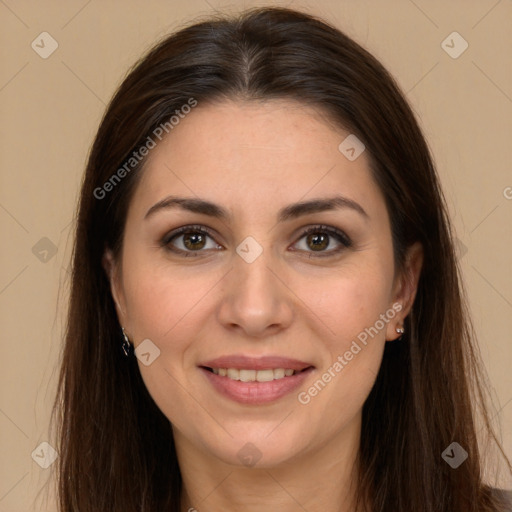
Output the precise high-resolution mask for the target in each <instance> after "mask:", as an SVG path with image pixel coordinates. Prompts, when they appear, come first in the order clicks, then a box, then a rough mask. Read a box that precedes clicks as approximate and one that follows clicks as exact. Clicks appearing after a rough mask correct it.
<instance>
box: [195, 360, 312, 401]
mask: <svg viewBox="0 0 512 512" xmlns="http://www.w3.org/2000/svg"><path fill="white" fill-rule="evenodd" d="M198 366H199V369H200V370H201V372H202V373H203V375H204V376H205V377H206V378H207V379H208V381H209V382H210V384H211V385H212V386H213V388H214V389H215V390H216V391H217V392H218V393H220V394H221V395H223V396H225V397H227V398H229V399H231V400H234V401H235V402H239V403H242V404H247V405H262V404H267V403H270V402H274V401H276V400H279V399H280V398H282V397H284V396H286V395H288V394H289V393H291V392H293V391H294V390H296V389H297V388H298V387H299V386H300V385H301V384H302V383H303V382H304V380H305V379H307V378H308V376H309V375H310V374H311V372H312V371H313V370H314V368H315V367H314V366H313V365H312V364H311V363H307V362H304V361H299V360H298V359H291V358H289V357H282V356H263V357H250V356H245V355H241V354H233V355H230V356H222V357H218V358H216V359H211V360H209V361H205V362H203V363H201V364H200V365H198ZM208 368H236V369H238V370H241V369H245V370H267V369H275V368H284V369H287V368H289V369H292V370H296V371H297V372H300V373H296V374H294V375H291V376H289V377H283V378H281V379H275V380H272V381H269V382H257V381H255V382H242V381H239V380H233V379H230V378H228V377H221V376H220V375H216V374H215V373H213V372H212V371H210V370H209V369H208Z"/></svg>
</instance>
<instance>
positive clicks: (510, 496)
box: [491, 488, 512, 512]
mask: <svg viewBox="0 0 512 512" xmlns="http://www.w3.org/2000/svg"><path fill="white" fill-rule="evenodd" d="M491 493H492V495H493V497H496V498H498V499H499V500H500V501H501V502H502V503H503V504H504V505H505V509H504V510H506V511H507V512H512V490H510V491H509V490H505V489H495V488H493V489H491Z"/></svg>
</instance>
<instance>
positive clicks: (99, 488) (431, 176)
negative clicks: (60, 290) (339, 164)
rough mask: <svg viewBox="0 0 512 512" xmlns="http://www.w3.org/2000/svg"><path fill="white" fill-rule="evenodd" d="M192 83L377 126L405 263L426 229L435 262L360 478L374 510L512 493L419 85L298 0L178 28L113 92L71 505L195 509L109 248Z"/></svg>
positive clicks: (82, 260)
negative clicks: (120, 301)
mask: <svg viewBox="0 0 512 512" xmlns="http://www.w3.org/2000/svg"><path fill="white" fill-rule="evenodd" d="M191 98H193V99H194V100H195V101H197V103H198V105H199V106H200V105H201V104H203V103H206V102H212V101H217V100H222V99H224V98H230V99H233V98H235V99H237V98H238V99H242V100H248V101H250V100H255V99H256V100H257V99H271V98H287V99H295V100H297V101H299V102H301V103H303V104H309V105H312V106H315V107H317V108H319V110H320V111H322V112H324V113H325V114H326V115H327V116H328V117H329V118H330V119H331V120H333V121H334V122H335V123H336V124H337V125H338V126H340V127H343V128H345V129H350V132H351V133H354V134H356V136H357V137H358V138H359V139H360V140H361V141H362V142H363V143H364V144H365V146H366V148H367V151H368V154H369V155H370V157H371V170H372V174H373V177H374V179H375V180H376V182H377V183H378V185H379V187H380V189H381V191H382V193H383V195H384V197H385V200H386V204H387V208H388V213H389V216H390V221H391V226H392V236H393V247H394V252H395V264H396V267H397V269H398V270H400V269H401V268H402V265H403V262H404V254H405V250H406V249H407V247H409V246H410V245H411V244H412V243H414V242H416V241H419V242H421V244H422V245H423V248H424V263H423V269H422V274H421V277H420V281H419V285H418V291H417V296H416V299H415V302H414V305H413V308H412V311H411V313H410V314H409V316H408V317H407V319H406V324H405V328H406V330H405V332H406V334H405V335H404V336H403V338H402V340H401V341H400V342H399V343H387V344H386V349H385V353H384V358H383V361H382V365H381V368H380V372H379V374H378V377H377V380H376V382H375V385H374V387H373V389H372V391H371V393H370V395H369V397H368V399H367V400H366V402H365V404H364V408H363V426H362V433H361V446H360V464H359V466H360V474H359V496H360V497H363V496H366V497H368V498H369V500H370V503H371V504H372V509H373V511H374V512H381V511H382V512H384V511H391V510H392V511H393V512H396V511H399V512H402V511H403V512H405V511H407V512H410V511H411V510H412V511H415V512H427V511H429V512H430V511H434V510H436V511H439V512H448V511H450V512H455V511H457V512H462V511H464V512H472V511H473V512H476V511H479V512H481V511H496V510H500V507H499V503H498V500H497V498H495V497H493V496H492V495H491V492H490V489H489V488H488V487H487V486H486V485H484V482H483V476H482V458H481V455H480V452H479V447H478V443H477V435H476V434H477V427H476V418H477V415H476V412H478V413H479V416H478V417H481V418H483V425H484V431H485V432H487V433H488V437H489V439H491V440H492V442H496V444H497V446H499V443H498V441H497V439H496V436H495V434H494V433H493V430H492V427H491V425H490V420H489V417H490V416H489V414H488V413H487V412H486V406H485V402H486V400H485V397H486V396H487V394H486V393H485V387H484V386H483V384H482V380H481V377H480V371H481V362H480V359H479V356H478V351H477V347H476V344H475V342H474V341H473V340H474V336H473V334H472V330H471V324H470V321H469V319H468V315H467V311H466V307H465V301H464V296H463V291H462V285H461V280H460V275H459V269H458V266H457V262H456V257H455V254H454V244H453V235H452V233H451V228H450V223H449V220H448V217H447V209H446V206H445V201H444V199H443V195H442V192H441V190H440V187H439V180H438V177H437V175H436V170H435V168H434V164H433V161H432V157H431V155H430V152H429V149H428V146H427V144H426V142H425V140H424V138H423V136H422V133H421V131H420V128H419V126H418V123H417V121H416V120H415V117H414V115H413V113H412V111H411V108H410V107H409V106H408V104H407V102H406V100H405V99H404V96H403V94H402V93H401V92H400V90H399V88H398V86H397V85H396V83H395V81H394V80H393V78H392V77H391V76H390V75H389V73H388V72H387V71H386V70H385V69H384V68H383V66H382V65H381V64H380V63H379V62H378V61H377V60H376V59H375V58H374V57H373V56H372V55H370V54H369V53H368V52H367V51H366V50H364V49H363V48H362V47H361V46H359V45H358V44H356V43H355V42H354V41H353V40H351V39H350V38H349V37H347V36H346V35H344V34H343V33H342V32H340V31H339V30H338V29H336V28H335V27H333V26H331V25H329V24H327V23H325V22H324V21H322V20H320V19H317V18H315V17H313V16H310V15H308V14H305V13H301V12H297V11H294V10H290V9H284V8H259V9H252V10H249V11H246V12H244V13H242V14H241V15H238V16H234V17H217V18H210V19H208V20H204V21H201V22H198V23H196V24H194V25H191V26H189V27H187V28H184V29H182V30H180V31H179V32H177V33H175V34H173V35H170V36H168V37H166V38H165V39H164V40H163V41H161V42H160V43H159V44H158V45H157V46H155V47H154V48H153V49H152V50H150V52H149V53H148V54H147V55H146V56H145V57H144V58H143V59H141V61H140V62H138V63H137V64H136V65H135V66H134V67H133V69H132V70H131V71H130V73H129V74H128V76H127V77H126V78H125V80H124V81H123V82H122V84H121V85H120V87H119V89H118V91H117V92H116V94H115V96H114V97H113V99H112V101H111V102H110V104H109V106H108V108H107V110H106V113H105V115H104V118H103V120H102V122H101V125H100V127H99V130H98V133H97V135H96V138H95V140H94V144H93V146H92V149H91V151H90V155H89V159H88V163H87V167H86V171H85V176H84V180H83V184H82V189H81V196H80V203H79V208H78V218H77V225H76V233H75V242H74V252H73V265H72V277H71V279H72V280H71V297H70V305H69V313H68V324H67V331H66V339H65V346H64V351H63V359H62V367H61V373H60V379H59V390H58V396H57V399H56V402H55V407H54V421H56V423H57V424H58V442H59V454H60V457H59V459H58V493H59V505H60V510H61V511H62V512H71V511H74V512H78V511H79V512H93V511H94V512H98V511H103V512H106V511H108V512H130V511H138V512H141V511H144V512H156V511H163V510H169V511H173V512H178V511H179V510H180V492H181V483H182V482H181V476H180V471H179V466H178V462H177V458H176V452H175V447H174V443H173V437H172V431H171V426H170V422H169V420H168V419H167V418H166V417H165V416H164V415H163V413H162V412H161V411H160V410H159V409H158V407H157V406H156V405H155V403H154V402H153V400H152V398H151V396H150V395H149V393H148V391H147V390H146V387H145V385H144V383H143V381H142V378H141V375H140V372H139V369H138V366H137V362H136V359H135V357H131V358H125V357H124V355H123V353H122V351H121V330H120V326H119V323H118V320H117V316H116V312H115V308H114V304H113V300H112V297H111V293H110V288H109V282H108V279H107V277H106V275H105V272H104V269H103V267H102V256H103V254H104V251H105V248H110V249H112V250H113V253H114V256H117V255H118V254H119V250H120V248H121V245H122V240H123V229H124V223H125V219H126V214H127V209H128V205H129V202H130V199H131V197H132V194H133V191H134V189H135V186H136V184H137V180H138V176H140V174H141V172H142V170H143V167H144V162H145V159H144V158H142V159H141V160H140V162H138V161H137V162H135V163H134V162H132V164H134V165H133V166H132V167H130V168H127V167H126V166H125V170H127V172H125V173H121V175H122V179H119V180H112V176H113V175H114V174H115V173H117V171H118V169H120V168H122V166H123V165H125V164H126V162H128V161H130V158H132V157H133V153H134V152H136V151H137V150H138V149H139V148H140V147H142V146H143V145H144V144H145V142H146V141H147V138H148V136H149V135H150V134H152V133H153V132H154V130H155V129H156V128H157V127H158V126H159V125H160V124H161V123H165V122H166V121H168V120H169V118H170V117H171V116H172V115H173V114H174V113H175V111H176V110H179V109H180V108H181V107H182V106H183V105H185V104H187V103H188V102H189V101H190V99H191ZM117 175H118V177H119V173H117ZM109 180H110V181H109ZM107 182H109V183H110V186H107V187H105V186H104V185H105V183H107ZM454 441H456V442H457V443H459V444H460V445H461V446H462V447H463V448H464V449H465V450H466V452H467V453H468V454H469V456H468V458H467V460H466V461H465V462H464V463H463V464H462V465H460V466H459V467H458V468H457V469H452V468H451V467H450V466H449V465H448V464H447V463H446V462H445V461H444V460H443V459H442V457H441V454H442V452H443V451H444V450H445V449H446V448H447V447H448V446H449V445H450V444H451V443H452V442H454ZM499 451H500V452H501V455H503V456H504V457H505V455H504V453H503V450H502V449H501V447H500V448H499ZM505 460H506V457H505ZM507 465H508V468H509V469H512V468H511V467H510V463H509V461H508V460H507Z"/></svg>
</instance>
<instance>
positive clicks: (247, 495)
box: [104, 100, 422, 512]
mask: <svg viewBox="0 0 512 512" xmlns="http://www.w3.org/2000/svg"><path fill="white" fill-rule="evenodd" d="M349 133H350V132H349V131H344V130H342V129H340V128H338V127H336V126H334V125H332V124H330V123H328V122H327V120H326V118H325V117H324V116H322V115H321V114H320V113H319V112H318V111H317V110H314V109H313V108H311V107H304V106H302V105H301V104H299V103H297V102H294V101H291V100H270V101H266V102H243V101H236V102H235V101H227V100H226V101H223V102H222V103H216V104H204V105H201V104H199V105H198V106H197V107H196V108H195V109H194V110H193V111H192V112H191V113H190V114H188V115H187V116H186V118H185V119H183V120H181V122H180V124H179V125H178V126H176V127H175V128H174V129H173V131H172V132H171V133H170V134H169V135H168V136H167V137H166V138H164V140H163V141H162V142H161V143H160V144H159V145H158V146H157V147H156V148H155V149H153V150H151V152H150V155H149V159H148V161H147V165H146V167H145V170H144V173H143V175H142V179H141V181H140V183H139V185H138V187H137V190H136V192H135V194H134V196H133V199H132V201H131V203H130V207H129V212H128V217H127V221H126V229H125V234H124V241H123V249H122V252H121V255H120V258H119V260H114V258H113V256H112V254H111V253H110V252H109V251H107V252H106V254H105V258H104V265H105V269H106V271H107V273H108V275H109V277H110V281H111V289H112V294H113V297H114V300H115V302H116V307H117V313H118V317H119V321H120V323H121V325H122V326H123V327H125V329H126V333H127V335H128V336H129V338H130V340H131V341H132V343H133V344H134V346H135V347H137V346H138V345H139V344H140V343H141V341H142V340H145V339H147V338H149V339H150V340H151V341H152V342H153V343H154V344H155V345H156V346H157V347H158V348H159V350H160V356H159V357H158V358H157V359H155V360H154V362H152V364H150V365H149V366H145V365H144V364H142V363H141V361H140V360H139V361H138V363H139V368H140V372H141V375H142V377H143V379H144V383H145V385H146V386H147V389H148V391H149V393H150V394H151V396H152V397H153V399H154V400H155V402H156V404H157V405H158V407H159V408H160V409H161V410H162V412H163V413H164V414H165V416H166V417H167V418H168V419H169V420H170V421H171V423H172V427H173V434H174V439H175V444H176V450H177V455H178V460H179V464H180V468H181V472H182V477H183V482H184V485H183V489H184V498H183V501H182V510H183V511H187V510H189V508H190V507H194V508H195V509H197V510H199V511H201V510H214V511H215V510H226V511H228V510H233V511H234V510H245V511H248V512H256V511H258V512H259V511H263V510H280V511H283V512H292V511H293V512H295V511H298V510H301V511H302V510H308V511H309V512H316V511H322V512H339V511H353V510H354V505H353V491H354V485H351V482H352V478H353V476H354V475H355V471H356V468H357V451H358V444H359V439H360V431H361V412H362V407H363V404H364V402H365V400H366V398H367V396H368V394H369V392H370V390H371V388H372V386H373V384H374V382H375V378H376V375H377V373H378V370H379V366H380V364H381V360H382V353H383V349H384V345H385V343H386V341H389V340H394V339H396V338H397V337H399V334H398V333H397V332H396V328H397V327H401V326H402V325H403V322H404V318H405V317H406V316H407V314H408V313H409V310H410V308H411V305H412V302H413V300H414V296H415V293H416V287H417V282H418V278H419V273H420V269H421V263H422V251H421V247H420V246H419V245H414V246H412V247H410V248H409V251H408V254H407V258H406V264H405V268H404V270H403V271H402V272H398V271H396V269H395V265H394V260H393V247H392V239H391V230H390V222H389V216H388V214H387V210H386V206H385V201H384V196H383V195H382V193H381V191H380V190H379V188H378V187H377V185H376V184H375V182H374V181H373V179H372V177H371V174H370V170H369V155H368V154H367V152H366V151H365V152H363V153H362V154H361V155H360V156H359V157H358V158H357V159H356V160H355V161H349V160H348V159H347V158H346V157H345V156H344V155H343V154H342V153H341V152H340V151H339V150H338V146H339V144H340V143H341V142H342V141H343V139H344V138H345V137H346V136H347V135H348V134H349ZM335 192H336V193H338V194H341V195H343V196H345V197H347V198H349V199H351V200H353V201H356V202H357V203H358V204H359V205H360V206H361V207H362V208H363V209H364V210H365V212H366V213H367V217H365V216H363V215H361V214H360V213H358V212H357V211H355V210H353V209H350V208H342V209H337V210H331V211H325V212H317V213H310V214H307V215H305V216H302V217H299V218H296V219H291V220H286V221H284V222H280V223H278V222H277V219H276V214H277V211H278V210H279V209H280V208H282V207H284V206H286V205H289V204H291V203H296V202H298V201H305V200H310V199H313V198H327V197H331V196H332V195H333V194H334V193H335ZM169 195H176V196H185V197H192V198H194V197H195V198H202V199H206V200H209V201H212V202H214V203H216V204H219V205H221V206H223V207H224V208H226V209H227V210H228V211H229V212H230V213H231V215H232V219H231V220H219V219H215V218H213V217H210V216H207V215H205V214H199V213H193V212H188V211H184V210H181V209H178V208H174V209H170V208H169V209H166V210H160V211H158V212H155V213H154V215H150V216H149V217H148V218H147V219H144V217H145V215H146V212H147V211H148V209H149V208H150V207H152V206H153V205H154V204H155V203H157V202H158V201H160V200H162V199H163V198H165V197H167V196H169ZM189 224H196V225H197V224H199V225H202V226H207V227H209V228H211V229H212V230H213V231H214V233H215V238H209V237H208V236H206V238H204V242H203V245H201V243H198V242H197V239H196V241H195V242H194V243H195V244H196V245H192V248H194V247H200V249H199V252H198V251H197V250H196V251H192V250H190V245H189V246H188V247H189V249H188V251H189V253H190V252H194V254H195V255H196V256H194V254H193V255H192V256H189V257H185V256H184V255H179V254H174V253H172V252H170V251H169V250H166V249H165V248H164V247H162V244H161V243H160V241H161V240H162V239H163V238H164V237H165V235H166V234H168V233H170V232H172V231H173V230H175V229H176V228H179V227H181V226H186V225H189ZM318 224H324V225H327V226H332V227H334V228H338V229H340V230H342V231H343V232H345V233H346V234H347V235H348V236H349V237H350V239H351V240H352V245H351V246H350V247H348V248H346V247H344V246H343V245H342V244H341V243H340V242H338V241H337V240H336V238H334V237H332V236H330V237H329V239H328V240H329V245H328V246H327V248H325V247H324V248H323V249H322V250H323V253H322V254H328V255H327V256H325V257H322V256H316V255H317V254H319V252H318V251H315V245H314V243H312V242H309V243H308V238H307V236H302V231H303V230H304V228H307V227H310V226H315V225H318ZM319 232H320V234H322V233H325V231H324V230H322V229H320V228H319ZM317 234H318V232H317ZM247 236H251V237H253V238H254V239H255V240H256V241H257V242H258V244H259V245H260V246H261V248H262V249H263V252H262V254H261V255H260V256H259V257H258V258H257V259H256V260H255V261H254V262H252V263H247V262H246V261H245V260H244V259H242V258H241V257H240V256H239V255H238V254H237V252H236V248H237V246H238V245H239V244H240V243H241V242H242V241H243V240H244V239H245V238H246V237H247ZM183 242H184V237H183V235H182V236H178V237H177V238H175V239H174V240H173V242H172V243H170V244H169V246H173V244H174V246H175V247H178V248H181V249H182V250H184V251H185V250H187V246H184V245H183ZM200 242H201V240H200ZM337 248H341V251H340V252H337V253H336V252H334V250H335V249H337ZM294 249H295V250H294ZM201 251H202V252H201ZM329 251H331V252H329ZM393 304H395V305H396V304H400V307H401V311H400V312H398V313H396V314H395V315H394V317H393V318H392V319H390V320H389V321H388V322H387V323H386V324H385V327H384V328H383V329H381V330H380V331H379V332H378V334H377V335H375V336H374V337H373V338H369V341H368V343H367V345H366V346H363V345H361V344H360V345H361V347H362V350H361V351H360V352H359V353H357V355H355V356H354V357H353V359H352V360H351V361H349V362H348V364H347V365H346V366H345V367H344V368H343V370H342V371H340V372H338V373H337V374H336V376H335V377H333V378H332V380H331V382H329V383H328V384H327V385H326V386H325V387H324V388H323V389H322V390H321V392H319V393H318V394H317V395H316V396H314V397H313V398H312V399H311V401H310V402H309V403H307V404H302V403H299V401H298V399H297V394H298V391H301V390H306V391H307V389H308V388H309V387H310V386H312V384H313V383H314V382H315V381H317V380H318V379H319V378H320V377H321V375H322V374H323V373H324V372H325V371H327V369H328V368H329V367H332V365H333V363H334V362H335V361H336V360H337V357H338V356H339V355H343V354H344V353H345V352H346V351H347V350H349V348H350V346H351V343H352V342H353V341H354V340H356V339H357V336H358V334H360V333H361V332H362V331H364V329H365V328H368V327H370V326H373V325H374V324H375V323H376V321H377V320H378V319H379V317H380V315H382V314H385V313H386V311H388V310H390V309H392V307H393ZM235 353H236V354H247V355H251V356H260V355H275V354H277V355H281V356H287V357H292V358H296V359H299V360H302V361H306V362H309V363H310V364H312V365H314V366H315V370H314V371H313V372H312V374H310V375H309V377H308V379H307V380H306V382H305V383H304V385H302V386H301V388H300V390H298V391H297V392H292V393H290V394H289V395H287V396H285V397H282V398H280V399H279V400H277V401H275V402H272V403H269V404H265V405H250V404H240V403H238V402H234V401H231V400H230V399H228V398H225V397H224V396H222V395H220V394H218V393H217V391H216V390H215V389H213V387H212V386H211V385H210V384H209V382H208V381H207V379H205V376H204V375H203V373H202V372H201V370H200V369H199V368H198V365H199V364H200V363H201V362H204V361H206V360H208V359H213V358H215V357H219V356H222V355H229V354H235ZM249 442H250V443H252V444H253V445H255V446H256V448H257V450H258V453H259V454H260V456H261V458H260V459H259V460H258V462H257V463H256V464H255V465H254V466H252V467H248V466H246V465H244V464H243V463H242V462H241V460H240V459H239V457H238V454H239V451H240V450H241V449H244V446H245V445H246V443H249ZM162 449H165V447H162Z"/></svg>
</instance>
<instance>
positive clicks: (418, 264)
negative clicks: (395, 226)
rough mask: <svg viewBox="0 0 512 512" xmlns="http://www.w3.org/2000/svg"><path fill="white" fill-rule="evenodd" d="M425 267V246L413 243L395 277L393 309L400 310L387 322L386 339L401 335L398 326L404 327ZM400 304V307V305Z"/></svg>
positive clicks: (394, 338)
mask: <svg viewBox="0 0 512 512" xmlns="http://www.w3.org/2000/svg"><path fill="white" fill-rule="evenodd" d="M422 267H423V246H422V245H421V244H420V242H416V243H414V244H413V245H411V246H410V247H409V248H408V249H407V252H406V255H405V261H404V267H403V269H402V272H400V274H399V275H397V276H396V278H395V284H394V290H393V304H394V306H393V309H394V310H395V311H398V314H397V315H396V316H395V318H394V319H393V321H392V322H389V323H388V324H387V329H386V340H387V341H392V340H396V339H397V338H399V337H400V336H401V334H400V333H397V332H396V329H397V328H398V327H403V325H404V320H405V318H406V317H407V315H408V314H409V313H410V311H411V308H412V305H413V303H414V299H415V297H416V292H417V290H418V282H419V279H420V275H421V269H422ZM398 304H400V308H399V307H398Z"/></svg>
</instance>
